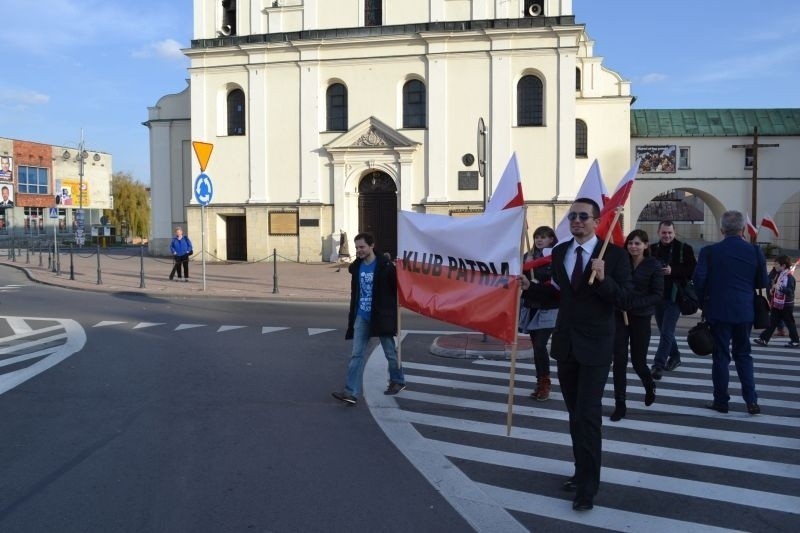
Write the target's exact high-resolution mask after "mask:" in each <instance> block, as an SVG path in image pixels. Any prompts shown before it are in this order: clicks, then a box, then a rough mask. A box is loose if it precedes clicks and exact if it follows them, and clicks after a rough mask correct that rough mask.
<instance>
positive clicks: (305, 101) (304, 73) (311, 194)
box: [299, 54, 324, 202]
mask: <svg viewBox="0 0 800 533" xmlns="http://www.w3.org/2000/svg"><path fill="white" fill-rule="evenodd" d="M304 55H305V54H304ZM304 59H306V58H305V57H304ZM313 59H316V58H313ZM299 68H300V199H299V201H300V202H319V201H320V175H319V173H320V171H319V156H318V155H317V151H318V150H319V147H320V139H319V128H320V124H319V100H320V97H319V95H320V84H319V76H320V74H319V64H318V63H317V62H316V61H315V60H311V61H301V62H300V65H299ZM322 94H324V93H322Z"/></svg>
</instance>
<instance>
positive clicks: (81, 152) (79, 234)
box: [75, 129, 89, 246]
mask: <svg viewBox="0 0 800 533" xmlns="http://www.w3.org/2000/svg"><path fill="white" fill-rule="evenodd" d="M87 157H89V152H87V151H86V150H85V149H84V139H83V130H82V129H81V143H80V145H79V146H78V156H77V158H76V159H77V160H78V211H77V213H75V219H76V221H77V222H78V228H77V231H76V235H75V241H76V242H77V244H78V246H83V243H84V234H83V221H84V218H83V165H84V161H85V160H86V158H87Z"/></svg>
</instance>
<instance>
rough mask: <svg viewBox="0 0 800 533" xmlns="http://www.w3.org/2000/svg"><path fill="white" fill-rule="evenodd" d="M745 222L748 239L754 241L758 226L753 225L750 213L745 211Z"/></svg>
mask: <svg viewBox="0 0 800 533" xmlns="http://www.w3.org/2000/svg"><path fill="white" fill-rule="evenodd" d="M745 223H746V229H747V234H748V235H749V236H750V240H751V241H753V242H755V240H756V235H758V228H757V227H755V226H754V225H753V222H752V221H751V220H750V213H747V220H746V221H745Z"/></svg>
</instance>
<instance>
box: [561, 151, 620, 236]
mask: <svg viewBox="0 0 800 533" xmlns="http://www.w3.org/2000/svg"><path fill="white" fill-rule="evenodd" d="M575 198H591V199H592V200H594V201H595V202H597V205H599V206H600V209H602V208H603V205H604V204H605V202H606V200H608V189H606V185H605V183H603V178H602V176H600V165H599V164H598V163H597V159H595V160H594V162H593V163H592V166H591V167H589V172H587V173H586V177H585V178H583V184H581V188H580V189H579V190H578V195H577V196H575ZM556 238H557V239H558V242H561V241H564V240H568V239H571V238H572V233H571V232H570V231H569V220H567V216H566V215H564V218H562V219H561V222H559V223H558V226H556Z"/></svg>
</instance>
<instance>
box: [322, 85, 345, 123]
mask: <svg viewBox="0 0 800 533" xmlns="http://www.w3.org/2000/svg"><path fill="white" fill-rule="evenodd" d="M325 97H326V100H327V111H328V113H327V116H328V120H327V130H328V131H347V88H346V87H345V86H344V85H342V84H341V83H334V84H333V85H331V86H330V87H328V91H327V92H326V94H325Z"/></svg>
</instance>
